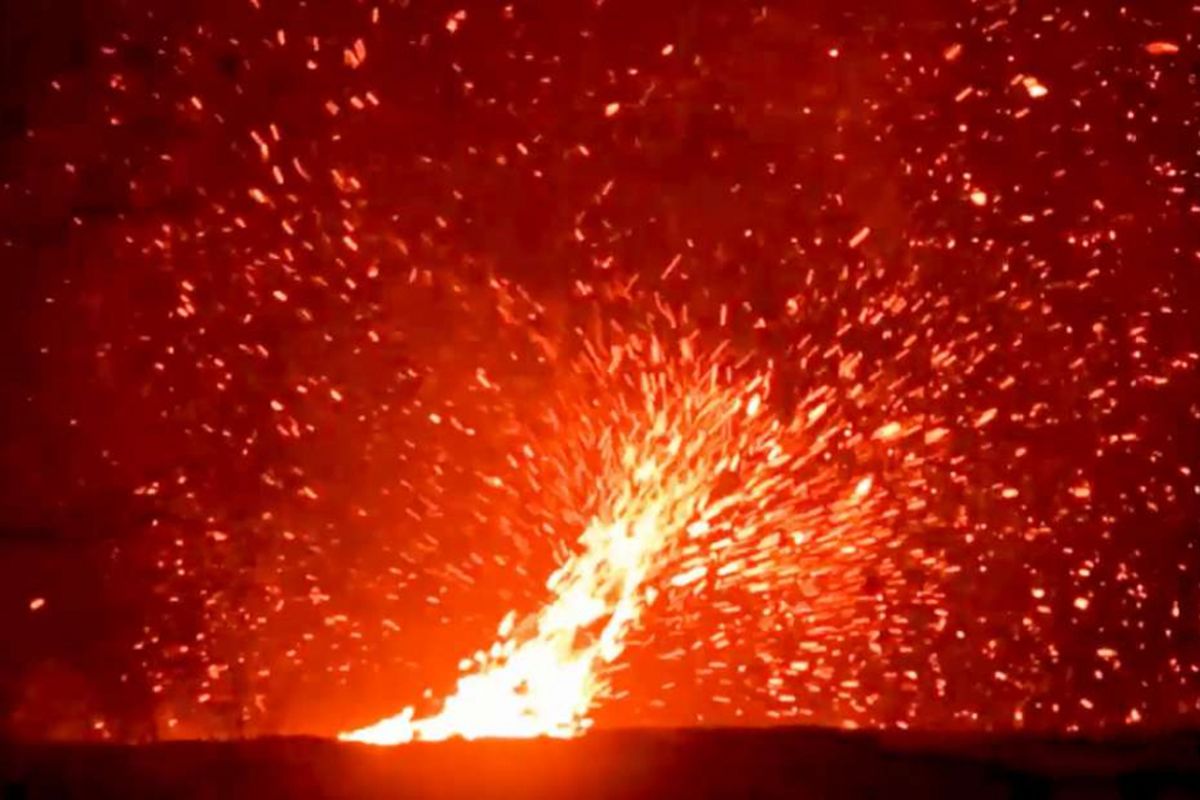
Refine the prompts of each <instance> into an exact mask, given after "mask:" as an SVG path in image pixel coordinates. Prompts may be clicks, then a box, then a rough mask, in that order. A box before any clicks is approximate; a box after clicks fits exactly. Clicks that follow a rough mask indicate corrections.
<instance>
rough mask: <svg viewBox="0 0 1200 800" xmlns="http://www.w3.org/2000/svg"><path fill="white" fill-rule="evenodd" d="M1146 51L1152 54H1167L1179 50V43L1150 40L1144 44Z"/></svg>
mask: <svg viewBox="0 0 1200 800" xmlns="http://www.w3.org/2000/svg"><path fill="white" fill-rule="evenodd" d="M1146 52H1147V53H1149V54H1150V55H1152V56H1167V55H1173V54H1175V53H1178V52H1179V45H1177V44H1175V43H1174V42H1151V43H1150V44H1148V45H1146Z"/></svg>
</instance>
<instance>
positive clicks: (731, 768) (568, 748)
mask: <svg viewBox="0 0 1200 800" xmlns="http://www.w3.org/2000/svg"><path fill="white" fill-rule="evenodd" d="M0 779H2V782H3V785H4V792H5V793H4V798H5V800H10V799H12V800H15V799H16V798H28V800H36V799H37V798H58V797H87V798H107V797H186V798H229V799H230V800H234V799H236V798H243V797H254V798H256V799H258V800H261V798H267V797H295V798H301V797H303V798H342V797H368V798H373V797H506V798H507V797H681V796H686V797H881V796H887V797H930V796H952V797H970V798H972V799H973V800H984V798H993V797H994V798H1000V797H1022V798H1038V797H1047V798H1049V797H1054V798H1059V797H1062V798H1067V797H1094V798H1107V797H1160V798H1175V797H1193V796H1200V739H1198V738H1197V737H1195V736H1191V735H1183V734H1180V735H1172V736H1162V737H1157V738H1125V739H1121V740H1115V741H1109V742H1103V743H1101V742H1085V741H1079V740H1076V741H1066V740H1059V741H1047V740H1036V739H1032V738H1027V739H1021V738H1011V737H1008V738H987V737H971V738H957V739H952V740H950V739H939V738H936V737H928V736H909V735H896V734H885V735H878V734H843V733H838V732H833V731H818V730H782V729H775V730H770V731H768V730H710V731H689V732H680V731H631V732H621V733H602V734H596V735H593V736H590V737H588V738H585V739H582V740H577V741H569V742H561V741H485V742H449V743H444V744H422V745H410V746H408V747H402V748H374V747H368V746H360V745H347V744H340V743H336V742H332V741H328V740H320V739H300V738H292V739H264V740H258V741H249V742H239V743H202V742H195V743H174V744H160V745H153V746H142V747H122V746H100V745H4V746H0Z"/></svg>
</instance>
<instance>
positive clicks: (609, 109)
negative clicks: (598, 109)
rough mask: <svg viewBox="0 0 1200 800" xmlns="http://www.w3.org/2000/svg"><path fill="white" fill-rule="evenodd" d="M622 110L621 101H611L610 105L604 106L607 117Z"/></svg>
mask: <svg viewBox="0 0 1200 800" xmlns="http://www.w3.org/2000/svg"><path fill="white" fill-rule="evenodd" d="M620 110H621V104H620V103H615V102H614V103H609V104H608V105H606V106H605V107H604V116H606V117H614V116H616V114H617V112H618V111H620Z"/></svg>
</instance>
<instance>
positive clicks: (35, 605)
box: [29, 597, 46, 611]
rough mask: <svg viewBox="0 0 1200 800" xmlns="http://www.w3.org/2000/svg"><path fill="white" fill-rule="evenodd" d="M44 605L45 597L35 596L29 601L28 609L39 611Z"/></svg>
mask: <svg viewBox="0 0 1200 800" xmlns="http://www.w3.org/2000/svg"><path fill="white" fill-rule="evenodd" d="M45 607H46V598H44V597H35V598H33V599H32V600H30V601H29V610H30V611H39V610H41V609H43V608H45Z"/></svg>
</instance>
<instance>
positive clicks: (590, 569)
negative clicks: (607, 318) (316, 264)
mask: <svg viewBox="0 0 1200 800" xmlns="http://www.w3.org/2000/svg"><path fill="white" fill-rule="evenodd" d="M635 350H636V348H635ZM682 353H683V355H682V356H681V357H680V358H679V359H678V360H677V361H676V362H675V363H673V364H672V363H664V362H663V361H662V357H661V349H660V347H659V345H658V343H657V342H656V341H655V342H653V343H652V348H651V354H652V356H651V358H650V362H651V364H650V365H649V367H648V368H647V365H646V364H645V363H641V364H640V365H639V367H640V368H639V370H638V372H639V374H638V375H637V378H636V380H634V381H630V382H627V383H625V384H624V385H626V386H627V387H632V388H633V392H632V395H633V396H636V398H637V399H635V400H633V402H627V401H625V400H627V399H628V398H625V400H622V399H618V400H617V402H616V403H615V404H614V406H615V408H616V409H617V410H616V411H615V412H612V418H611V419H609V420H608V421H607V424H608V425H609V427H608V429H607V431H606V432H604V433H601V434H599V435H598V436H595V437H593V441H598V442H600V443H601V449H602V450H603V453H602V454H601V456H600V458H601V460H602V462H603V470H604V473H605V474H604V475H602V476H599V477H598V478H597V481H596V482H597V486H598V488H597V489H596V491H597V492H598V493H600V495H601V496H599V497H598V498H597V505H598V507H599V508H600V509H601V510H600V511H599V512H598V513H597V515H596V516H595V517H594V518H593V519H592V521H591V523H590V524H589V525H588V526H587V527H586V529H585V530H584V532H583V534H582V536H581V537H580V538H579V541H578V546H577V549H576V551H575V552H574V554H573V555H571V556H570V557H569V558H568V559H567V560H566V562H565V563H564V564H563V565H562V566H561V567H560V568H559V569H558V570H557V571H556V572H555V573H554V574H553V575H552V576H551V578H550V579H549V581H548V583H547V588H548V590H549V591H550V593H551V599H550V600H549V601H548V602H547V603H546V604H545V606H544V607H542V608H541V609H540V610H539V611H538V612H537V613H536V614H534V615H532V616H531V617H530V618H529V619H527V620H525V621H524V622H522V623H521V624H519V625H516V626H515V627H514V615H513V614H512V613H511V612H510V614H509V615H508V616H506V617H505V619H504V621H503V622H502V623H501V625H500V628H499V633H498V640H497V642H496V643H495V644H493V645H492V646H491V648H490V649H489V650H487V651H480V652H479V653H477V654H476V655H475V657H474V658H473V659H470V660H467V661H465V662H464V667H465V668H466V669H467V670H469V672H468V674H466V675H464V676H463V677H461V678H460V679H459V681H458V686H457V690H456V692H455V693H454V694H453V695H451V696H450V697H448V698H447V699H446V700H445V702H444V705H443V707H442V710H441V711H440V713H437V714H435V715H433V716H430V717H425V718H417V719H414V711H413V709H412V708H411V707H409V708H407V709H405V710H404V711H403V712H402V713H400V714H398V715H396V716H393V717H390V718H387V719H384V720H382V721H380V722H378V723H376V724H374V725H371V726H369V727H365V728H362V729H359V730H356V731H352V732H348V733H343V734H342V735H341V737H340V738H342V739H344V740H351V741H360V742H368V743H373V744H399V743H404V742H409V741H412V740H441V739H446V738H450V737H454V736H461V737H465V738H479V737H535V736H553V737H569V736H573V735H577V734H579V733H581V732H583V731H584V730H586V729H587V728H588V727H589V725H590V719H589V711H590V710H591V709H593V708H594V706H595V704H596V703H597V702H598V701H599V700H601V699H602V698H603V696H604V694H605V692H606V690H607V689H608V681H607V680H606V677H605V666H606V665H608V664H611V663H612V662H613V661H614V660H615V659H616V658H617V657H618V656H620V655H621V653H622V651H623V650H624V648H625V639H626V636H627V634H628V633H629V632H630V630H631V629H632V628H633V627H634V626H635V625H637V624H638V622H639V619H640V618H641V617H642V615H643V613H644V612H645V611H646V609H647V608H648V607H649V606H650V605H651V604H652V603H653V602H654V601H655V600H656V598H657V597H658V595H659V590H658V588H657V587H658V586H660V585H661V584H660V582H659V581H657V580H656V579H657V578H658V577H660V576H662V577H665V584H666V589H667V590H669V589H670V588H672V587H675V588H678V587H686V586H690V585H694V584H697V583H699V582H701V581H703V580H705V579H706V578H707V577H708V576H709V574H710V572H712V573H714V574H716V575H722V576H725V577H728V576H730V575H732V574H734V573H736V572H739V571H744V572H746V573H747V574H750V575H755V574H759V575H761V574H763V572H764V569H763V566H762V565H761V564H759V565H757V566H756V565H755V556H754V554H755V552H759V553H765V554H766V555H768V556H769V560H770V569H771V570H772V573H773V575H775V576H777V577H780V578H789V577H794V570H791V571H790V570H789V569H787V567H788V566H789V565H788V563H787V562H788V549H787V548H786V547H784V546H782V545H781V537H782V533H783V532H786V534H787V536H788V537H789V539H791V542H789V544H791V543H798V542H804V540H805V539H806V538H807V537H808V536H809V535H810V534H808V533H806V532H805V531H803V530H801V528H802V527H803V528H808V527H811V525H812V523H814V522H817V520H814V519H813V507H812V506H811V503H810V504H808V505H806V504H805V502H804V500H803V498H804V497H805V496H807V493H806V492H802V491H799V490H798V489H799V483H798V482H799V481H801V480H804V476H805V475H807V474H808V473H807V472H806V469H805V468H806V466H807V465H810V464H811V463H813V462H814V460H815V457H816V456H817V455H819V454H822V453H827V452H828V443H829V440H830V438H831V436H832V434H833V433H834V432H836V431H837V430H838V426H837V425H836V424H834V425H832V426H830V425H828V424H822V423H823V422H825V421H824V420H823V419H822V418H823V417H824V416H825V405H824V404H823V403H819V402H817V401H818V400H819V395H818V394H814V395H813V396H811V397H810V398H809V401H810V402H809V408H808V410H807V413H806V414H804V415H798V416H797V419H798V420H799V421H798V422H795V423H789V424H784V423H783V422H781V421H780V420H779V419H778V418H777V417H776V416H774V415H772V414H770V413H767V412H766V410H765V409H764V407H763V399H762V398H763V396H764V395H765V393H766V392H767V391H768V389H769V387H770V375H769V373H763V374H757V375H751V376H749V377H744V376H743V377H735V370H732V369H728V368H726V369H722V368H719V367H717V366H716V365H715V362H714V361H705V362H704V363H703V364H701V363H699V362H698V360H697V359H694V358H693V357H692V356H691V351H690V348H688V347H686V346H685V347H684V348H683V350H682ZM635 356H636V352H635ZM620 360H621V359H620V358H616V359H614V360H613V361H612V362H611V363H610V365H609V367H608V368H607V369H608V371H609V372H612V371H613V370H615V369H616V368H617V364H619V362H620ZM630 360H631V361H634V362H636V358H635V359H630ZM597 366H599V365H597ZM598 371H599V372H604V371H605V367H603V366H599V370H598ZM602 424H603V423H602ZM825 473H826V475H825V477H826V478H828V477H829V476H828V469H826V470H825ZM819 482H820V481H818V483H819ZM871 491H872V479H871V477H869V476H861V475H860V476H858V478H856V479H854V480H852V481H850V482H843V483H842V484H841V488H840V489H839V490H838V494H839V495H841V496H839V497H836V498H827V502H825V503H824V504H823V505H820V506H819V511H820V515H821V520H820V521H819V522H818V524H824V525H825V526H826V530H828V531H829V533H830V537H816V538H815V539H814V540H812V541H809V542H808V545H809V546H810V547H811V553H814V554H817V555H818V556H821V554H822V553H826V551H829V548H828V546H827V545H829V544H831V543H832V542H833V540H834V539H840V540H841V547H840V550H838V551H830V552H834V553H836V552H841V553H842V554H843V555H844V554H846V553H854V552H856V549H855V548H854V547H853V546H852V544H853V542H854V541H859V542H860V543H861V541H862V537H863V536H864V535H868V536H873V535H874V533H875V529H874V527H873V525H872V524H870V523H869V521H868V516H869V514H868V511H869V509H870V507H871V504H870V502H869V498H868V495H869V494H870V493H871ZM747 512H752V513H747ZM722 534H725V535H724V536H722ZM855 537H858V538H857V539H856V538H855ZM871 540H872V541H878V537H874V538H873V539H871ZM697 542H704V543H706V545H707V546H705V547H697V546H696V544H697ZM835 557H836V556H835ZM719 565H724V566H723V568H721V569H716V567H718V566H719ZM791 566H793V567H794V566H796V565H795V563H793V564H791ZM667 572H672V573H673V574H671V575H665V573H667Z"/></svg>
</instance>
